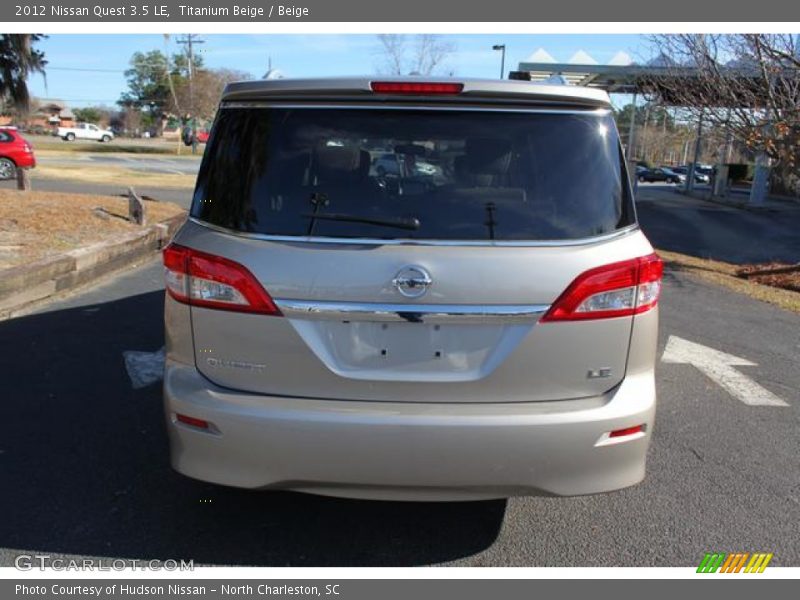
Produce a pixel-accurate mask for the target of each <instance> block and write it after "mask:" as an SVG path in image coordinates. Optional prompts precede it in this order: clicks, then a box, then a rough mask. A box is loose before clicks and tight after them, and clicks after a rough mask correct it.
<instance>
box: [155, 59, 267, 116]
mask: <svg viewBox="0 0 800 600" xmlns="http://www.w3.org/2000/svg"><path fill="white" fill-rule="evenodd" d="M194 77H195V81H194V106H195V110H196V112H197V116H198V117H200V118H201V119H210V118H211V117H213V116H214V113H215V112H216V110H217V104H219V99H220V97H221V96H222V90H223V89H224V88H225V86H226V85H227V84H228V83H231V82H233V81H241V80H244V79H252V77H251V76H250V74H249V73H245V72H243V71H237V70H235V69H202V70H200V69H198V70H197V71H195V74H194ZM174 90H175V91H174V96H173V102H172V106H171V109H172V112H174V113H175V114H179V115H180V114H183V111H185V110H186V107H188V106H191V99H190V97H189V96H190V90H189V82H188V80H187V79H181V80H180V81H177V82H176V83H175V85H174Z"/></svg>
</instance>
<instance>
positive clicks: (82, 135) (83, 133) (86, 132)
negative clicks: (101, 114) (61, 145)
mask: <svg viewBox="0 0 800 600" xmlns="http://www.w3.org/2000/svg"><path fill="white" fill-rule="evenodd" d="M56 135H58V137H60V138H61V139H62V140H66V141H68V142H73V141H75V140H76V139H77V140H97V141H98V142H110V141H111V140H113V139H114V132H113V131H111V130H110V129H102V128H100V127H98V126H97V125H93V124H92V123H77V124H76V125H75V127H59V128H58V133H57V134H56Z"/></svg>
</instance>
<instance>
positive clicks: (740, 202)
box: [675, 186, 800, 212]
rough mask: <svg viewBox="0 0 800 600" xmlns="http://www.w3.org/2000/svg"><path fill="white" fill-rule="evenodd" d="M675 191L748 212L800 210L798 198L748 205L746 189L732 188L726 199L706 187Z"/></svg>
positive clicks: (769, 197) (768, 198)
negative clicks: (689, 190) (688, 190)
mask: <svg viewBox="0 0 800 600" xmlns="http://www.w3.org/2000/svg"><path fill="white" fill-rule="evenodd" d="M675 189H676V191H677V192H678V193H680V194H684V195H685V196H691V197H692V198H697V199H699V200H704V201H706V202H713V203H714V204H721V205H723V206H731V207H734V208H741V209H744V210H749V211H756V212H759V211H770V210H800V198H792V197H789V196H767V197H766V198H765V199H764V202H763V203H762V204H760V205H757V206H753V205H750V204H749V200H750V190H749V189H748V188H732V189H731V190H729V193H728V195H727V196H726V197H719V196H713V195H712V194H711V189H710V188H709V187H707V186H703V187H700V188H695V189H694V190H693V191H692V192H691V193H689V192H686V191H684V190H683V188H681V187H678V188H675Z"/></svg>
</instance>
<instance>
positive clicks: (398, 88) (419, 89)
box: [370, 81, 464, 96]
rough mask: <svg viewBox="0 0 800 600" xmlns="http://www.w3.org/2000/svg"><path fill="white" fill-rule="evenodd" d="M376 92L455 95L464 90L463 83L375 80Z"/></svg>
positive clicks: (373, 86)
mask: <svg viewBox="0 0 800 600" xmlns="http://www.w3.org/2000/svg"><path fill="white" fill-rule="evenodd" d="M370 87H371V88H372V91H373V92H375V93H376V94H401V95H402V94H407V95H415V96H448V95H449V96H453V95H456V94H460V93H461V92H462V91H464V84H463V83H436V82H432V81H427V82H423V81H373V82H372V83H371V84H370Z"/></svg>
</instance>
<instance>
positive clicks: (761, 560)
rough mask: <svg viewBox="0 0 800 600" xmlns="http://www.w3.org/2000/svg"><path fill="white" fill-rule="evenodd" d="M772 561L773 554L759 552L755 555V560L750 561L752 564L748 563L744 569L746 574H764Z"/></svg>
mask: <svg viewBox="0 0 800 600" xmlns="http://www.w3.org/2000/svg"><path fill="white" fill-rule="evenodd" d="M771 560H772V553H771V552H770V553H769V554H767V553H766V552H757V553H756V554H753V558H751V559H750V562H749V563H747V566H746V567H745V569H744V572H745V573H763V572H764V569H766V568H767V565H768V564H769V561H771Z"/></svg>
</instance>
